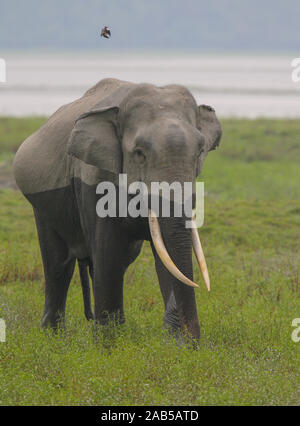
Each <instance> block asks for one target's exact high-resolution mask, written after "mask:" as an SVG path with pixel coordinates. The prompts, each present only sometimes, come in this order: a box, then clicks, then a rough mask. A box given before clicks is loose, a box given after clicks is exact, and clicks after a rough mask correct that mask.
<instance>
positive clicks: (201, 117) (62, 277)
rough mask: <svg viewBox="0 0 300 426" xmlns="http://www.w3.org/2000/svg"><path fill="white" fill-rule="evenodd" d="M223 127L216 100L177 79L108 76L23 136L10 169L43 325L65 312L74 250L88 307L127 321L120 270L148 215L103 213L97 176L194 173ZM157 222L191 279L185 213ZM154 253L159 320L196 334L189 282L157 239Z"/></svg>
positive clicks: (187, 177) (190, 176)
mask: <svg viewBox="0 0 300 426" xmlns="http://www.w3.org/2000/svg"><path fill="white" fill-rule="evenodd" d="M221 133H222V131H221V126H220V123H219V121H218V120H217V118H216V115H215V113H214V110H213V109H212V108H210V107H207V106H205V105H202V106H200V107H198V106H197V105H196V103H195V100H194V98H193V97H192V95H191V94H190V92H189V91H188V90H187V89H185V88H184V87H182V86H176V85H170V86H165V87H155V86H153V85H150V84H133V83H129V82H124V81H119V80H115V79H105V80H102V81H100V82H99V83H98V84H97V85H96V86H94V87H93V88H91V89H90V90H89V91H88V92H87V93H85V95H84V96H83V97H82V98H80V99H78V100H77V101H75V102H73V103H71V104H69V105H65V106H63V107H62V108H60V109H59V110H58V111H57V112H56V113H55V114H54V115H53V116H52V117H50V119H49V120H48V121H47V122H46V124H45V125H44V126H43V127H42V128H41V129H39V130H38V131H37V132H36V133H34V134H33V135H31V136H30V137H29V138H28V139H27V140H26V141H25V142H24V143H23V144H22V146H21V147H20V149H19V151H18V152H17V154H16V157H15V161H14V172H15V178H16V181H17V184H18V186H19V188H20V189H21V191H22V192H23V194H24V195H25V196H26V198H27V199H28V200H29V201H30V202H31V204H32V206H33V209H34V214H35V219H36V225H37V231H38V236H39V241H40V247H41V253H42V258H43V265H44V273H45V281H46V287H45V307H44V315H43V320H42V323H43V325H44V326H48V325H50V326H52V327H53V328H55V327H57V325H58V324H59V323H60V321H63V319H64V313H65V304H66V297H67V291H68V287H69V284H70V281H71V278H72V275H73V272H74V267H75V262H76V259H77V260H78V263H79V268H80V276H81V281H82V290H83V295H84V302H85V315H86V317H87V318H88V319H92V318H94V319H95V320H96V322H97V323H100V324H106V323H107V321H108V320H111V319H114V320H115V321H117V322H123V321H124V311H123V276H124V273H125V271H126V269H127V267H128V265H129V264H130V263H132V262H133V261H134V260H135V259H136V257H137V256H138V254H139V252H140V249H141V247H142V243H143V241H144V240H149V241H151V237H150V233H149V227H148V221H147V219H145V218H136V219H132V218H131V219H128V218H118V217H117V218H104V219H103V218H102V219H101V218H99V217H98V216H97V214H96V203H97V201H98V199H99V196H98V195H97V194H96V186H97V184H98V183H99V182H101V181H107V180H110V181H112V182H114V183H117V182H118V175H119V173H127V175H128V183H131V182H134V181H143V182H145V183H146V184H147V185H148V186H149V185H150V183H151V182H152V181H159V182H161V181H166V182H168V183H172V182H173V181H179V182H189V181H191V182H194V181H195V179H196V177H197V175H199V173H200V172H201V169H202V165H203V161H204V159H205V157H206V155H207V154H208V152H209V151H211V150H213V149H215V148H216V146H217V145H218V144H219V141H220V138H221ZM159 222H160V226H161V231H162V235H163V238H164V242H165V245H166V247H167V249H168V252H169V254H170V256H171V258H172V260H173V261H174V263H175V264H176V265H177V267H178V268H179V269H180V270H181V271H182V272H183V273H184V275H186V276H187V277H188V278H190V279H193V267H192V245H191V233H190V230H189V229H186V228H185V225H184V224H185V219H184V218H174V217H171V218H160V219H159ZM153 254H154V258H155V265H156V270H157V275H158V280H159V284H160V288H161V293H162V296H163V299H164V304H165V314H164V324H165V326H167V327H168V328H170V329H171V330H172V331H173V332H174V333H175V334H179V335H180V334H181V333H182V332H183V331H187V332H188V334H189V335H191V336H192V337H193V338H195V339H198V338H199V337H200V328H199V322H198V316H197V308H196V302H195V294H194V289H193V288H191V287H187V286H186V285H184V284H182V283H181V282H179V281H178V280H177V279H175V278H174V277H173V276H172V275H171V274H170V273H169V272H168V271H167V270H166V269H165V267H164V266H163V265H162V263H161V261H160V259H159V257H158V256H157V254H156V252H155V250H154V249H153ZM88 270H89V275H90V276H91V279H92V288H93V293H94V300H95V306H94V313H93V312H92V310H91V307H90V294H89V282H88V281H89V278H88V272H87V271H88ZM141 285H143V283H141Z"/></svg>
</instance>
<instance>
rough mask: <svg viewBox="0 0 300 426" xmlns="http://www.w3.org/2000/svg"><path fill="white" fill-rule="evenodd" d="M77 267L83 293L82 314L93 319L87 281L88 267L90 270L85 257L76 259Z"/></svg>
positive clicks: (88, 318)
mask: <svg viewBox="0 0 300 426" xmlns="http://www.w3.org/2000/svg"><path fill="white" fill-rule="evenodd" d="M78 267H79V274H80V282H81V289H82V295H83V304H84V314H85V317H86V319H87V320H88V321H90V320H93V319H94V314H93V311H92V306H91V291H90V283H89V274H88V267H89V268H90V271H91V265H90V263H89V261H88V260H87V259H84V260H80V259H78Z"/></svg>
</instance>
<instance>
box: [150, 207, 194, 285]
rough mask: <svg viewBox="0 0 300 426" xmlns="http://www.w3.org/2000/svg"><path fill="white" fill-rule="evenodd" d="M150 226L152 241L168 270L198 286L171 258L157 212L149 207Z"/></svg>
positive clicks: (182, 280)
mask: <svg viewBox="0 0 300 426" xmlns="http://www.w3.org/2000/svg"><path fill="white" fill-rule="evenodd" d="M148 219H149V228H150V233H151V237H152V241H153V244H154V247H155V250H156V252H157V254H158V256H159V258H160V260H161V261H162V263H163V264H164V265H165V267H166V268H167V270H168V271H169V272H170V274H172V275H173V276H174V277H175V278H177V279H178V280H179V281H181V282H182V283H184V284H186V285H188V286H190V287H198V285H197V284H195V283H194V282H193V281H191V280H190V279H189V278H187V277H186V276H185V275H183V273H182V272H180V271H179V269H178V268H177V266H176V265H175V263H174V262H173V261H172V259H171V258H170V256H169V254H168V252H167V249H166V247H165V244H164V242H163V238H162V235H161V232H160V227H159V223H158V220H157V216H156V214H155V213H154V212H153V211H152V210H150V209H149V216H148Z"/></svg>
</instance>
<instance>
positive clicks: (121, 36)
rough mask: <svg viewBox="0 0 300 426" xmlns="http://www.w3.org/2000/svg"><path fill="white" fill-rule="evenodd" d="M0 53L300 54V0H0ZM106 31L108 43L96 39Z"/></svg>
mask: <svg viewBox="0 0 300 426" xmlns="http://www.w3.org/2000/svg"><path fill="white" fill-rule="evenodd" d="M0 1H1V5H0V49H6V48H14V49H23V48H43V49H57V48H62V49H63V48H75V49H76V48H85V49H88V48H96V47H98V46H101V47H103V48H105V49H120V48H129V49H143V48H151V49H159V48H172V49H176V48H177V49H201V50H203V49H206V50H212V49H213V50H242V51H244V50H247V51H249V50H256V51H257V50H272V51H298V50H299V52H300V1H299V0H207V1H203V0H151V1H150V0H51V1H46V0H0ZM104 25H108V26H110V27H111V29H112V38H111V39H110V40H104V39H100V38H99V30H100V28H101V27H102V26H104Z"/></svg>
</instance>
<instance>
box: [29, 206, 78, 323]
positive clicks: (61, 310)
mask: <svg viewBox="0 0 300 426" xmlns="http://www.w3.org/2000/svg"><path fill="white" fill-rule="evenodd" d="M35 218H36V226H37V231H38V236H39V243H40V248H41V254H42V259H43V266H44V274H45V305H44V314H43V319H42V325H43V327H47V326H50V327H52V328H54V329H57V328H58V326H59V325H61V324H63V322H64V317H65V306H66V299H67V292H68V288H69V285H70V281H71V279H72V276H73V273H74V268H75V262H76V260H75V259H73V258H70V257H69V249H68V246H67V244H66V243H65V242H64V241H63V240H62V239H61V237H60V236H59V235H58V234H57V233H56V231H55V230H54V229H52V228H51V227H50V226H49V225H48V224H47V223H46V222H45V221H44V220H42V219H41V218H40V217H39V215H38V214H37V213H36V212H35Z"/></svg>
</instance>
